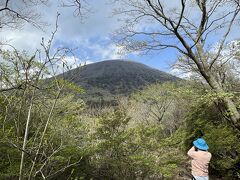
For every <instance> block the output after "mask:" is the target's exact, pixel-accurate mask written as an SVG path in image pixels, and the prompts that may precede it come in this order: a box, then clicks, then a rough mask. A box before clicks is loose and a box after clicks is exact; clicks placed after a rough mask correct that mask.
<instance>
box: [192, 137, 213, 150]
mask: <svg viewBox="0 0 240 180" xmlns="http://www.w3.org/2000/svg"><path fill="white" fill-rule="evenodd" d="M193 145H194V146H195V147H196V148H197V149H198V150H201V151H207V150H208V149H209V147H208V145H207V143H206V141H205V140H204V139H203V138H198V139H196V140H195V141H193Z"/></svg>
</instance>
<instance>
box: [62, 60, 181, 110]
mask: <svg viewBox="0 0 240 180" xmlns="http://www.w3.org/2000/svg"><path fill="white" fill-rule="evenodd" d="M58 77H60V78H64V79H66V80H68V81H71V82H73V83H75V84H77V85H79V86H81V87H83V88H84V89H85V93H84V94H79V95H78V96H80V97H81V98H83V99H84V100H85V101H86V102H87V104H89V105H93V106H94V105H115V104H117V98H118V97H121V96H128V95H129V94H131V93H132V92H134V91H136V90H141V89H143V88H144V87H146V86H148V85H150V84H153V83H163V82H166V81H177V80H179V79H180V78H177V77H175V76H173V75H170V74H168V73H165V72H162V71H159V70H157V69H153V68H151V67H148V66H146V65H144V64H141V63H137V62H132V61H126V60H108V61H102V62H97V63H93V64H89V65H86V66H83V67H79V68H76V69H73V70H70V71H68V72H65V73H64V74H60V75H58Z"/></svg>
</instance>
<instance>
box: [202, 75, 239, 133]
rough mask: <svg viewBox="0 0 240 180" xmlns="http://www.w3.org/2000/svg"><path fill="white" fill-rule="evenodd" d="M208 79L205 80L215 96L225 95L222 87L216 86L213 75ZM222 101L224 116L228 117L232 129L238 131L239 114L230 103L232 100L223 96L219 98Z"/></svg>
mask: <svg viewBox="0 0 240 180" xmlns="http://www.w3.org/2000/svg"><path fill="white" fill-rule="evenodd" d="M208 77H209V78H208V79H206V80H207V82H208V84H209V85H210V86H211V88H212V89H213V90H214V91H215V92H216V93H217V94H224V93H226V92H225V91H224V89H223V87H222V86H220V85H219V84H218V82H217V81H216V80H215V78H214V76H213V75H209V76H208ZM220 100H221V101H222V103H223V105H224V108H225V111H226V115H227V116H228V117H229V119H230V121H231V123H232V124H233V126H234V127H236V128H237V129H238V130H240V113H239V112H238V110H237V107H236V105H235V104H234V102H233V101H232V99H231V98H230V97H228V96H223V97H222V98H220Z"/></svg>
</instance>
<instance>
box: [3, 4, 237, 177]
mask: <svg viewBox="0 0 240 180" xmlns="http://www.w3.org/2000/svg"><path fill="white" fill-rule="evenodd" d="M48 2H49V1H45V0H39V1H38V0H34V1H32V0H24V1H21V2H19V4H18V6H16V4H14V3H13V1H11V0H6V1H1V3H0V5H1V6H0V17H1V18H0V30H1V32H4V31H5V30H6V29H7V28H8V29H12V30H14V29H16V28H18V27H21V26H24V25H25V24H31V25H32V26H34V27H36V28H41V27H42V26H44V24H42V22H40V21H38V20H39V18H40V14H37V13H36V12H35V11H34V10H33V9H32V8H35V7H37V6H39V5H42V4H44V5H48V4H47V3H48ZM179 2H180V6H179V9H171V11H166V9H165V8H167V6H162V1H155V0H141V1H135V0H129V1H124V0H120V1H114V2H112V3H114V4H115V3H125V4H127V6H124V7H125V8H126V9H122V8H119V9H118V10H116V11H115V15H118V14H121V15H123V14H125V15H126V16H127V18H129V20H128V21H125V22H126V23H127V24H125V26H123V28H122V29H120V30H119V31H117V35H116V36H115V37H114V38H116V39H114V41H116V43H118V44H119V45H122V46H123V47H124V48H125V49H124V50H125V51H126V52H128V51H142V52H143V53H148V52H149V51H154V52H155V51H157V52H158V51H160V50H162V49H165V48H175V49H177V51H179V53H180V54H179V56H178V61H177V62H176V63H175V64H174V68H176V69H177V70H180V71H181V72H187V73H190V76H189V77H188V78H185V79H180V78H177V80H176V79H175V80H174V81H165V82H159V83H152V84H149V85H145V86H144V87H141V89H140V90H135V91H133V92H131V93H128V94H127V95H121V96H119V97H118V98H117V100H116V101H117V103H115V104H114V105H111V104H101V106H91V105H90V104H89V103H86V101H84V99H82V98H81V94H84V93H86V91H87V88H83V87H81V86H79V85H78V84H76V83H73V81H72V79H71V77H70V76H69V75H68V73H69V70H71V69H72V67H71V66H68V64H67V62H65V61H64V60H65V59H64V58H65V57H66V56H68V55H69V54H71V55H72V49H70V48H66V47H59V48H56V47H53V44H54V40H55V38H56V34H57V33H58V17H59V16H60V14H58V15H57V17H56V27H55V30H53V33H52V35H51V37H50V38H49V39H44V38H42V42H38V43H40V45H41V48H40V49H37V50H36V51H35V52H33V53H32V52H28V51H27V50H24V51H22V50H19V49H16V48H15V47H14V46H13V45H11V44H9V43H7V42H5V41H4V40H1V48H0V80H1V81H0V179H4V180H5V179H6V180H8V179H9V180H12V179H13V180H14V179H19V180H22V179H29V180H30V179H56V180H57V179H60V180H61V179H64V180H65V179H73V180H77V179H109V180H110V179H116V180H118V179H119V180H120V179H126V180H132V179H177V180H178V179H179V180H180V179H191V165H190V159H189V157H188V156H187V151H188V150H189V149H190V148H191V147H192V142H193V140H195V139H196V138H199V137H203V138H204V139H205V140H206V141H207V142H208V145H209V147H210V149H209V151H210V152H211V153H212V159H211V162H210V165H209V175H210V178H211V179H239V178H240V141H239V139H240V71H239V70H240V61H239V59H240V41H239V40H238V39H236V38H235V39H234V40H231V41H229V39H227V37H228V35H229V32H230V31H231V30H232V29H234V26H237V27H238V28H239V11H240V3H239V1H238V0H235V1H222V0H217V1H205V0H201V1H190V2H188V1H186V0H181V1H179ZM68 3H70V4H68ZM89 5H90V4H88V3H87V2H86V1H79V0H72V1H71V0H70V1H66V2H65V3H64V1H63V4H62V6H63V8H69V7H71V8H73V9H69V10H72V11H74V13H75V15H76V16H77V17H76V18H82V17H83V15H85V14H87V13H88V12H85V11H86V9H87V6H89ZM121 7H122V6H121ZM223 7H228V11H225V10H226V9H222V8H223ZM191 8H193V9H192V10H198V12H199V14H198V17H200V18H198V21H194V22H192V21H191V20H192V19H191V17H190V16H187V15H188V13H189V12H186V11H187V9H191ZM30 10H32V11H30ZM190 12H191V11H190ZM169 13H170V14H171V16H170V15H169ZM220 15H221V16H220ZM42 18H44V17H42ZM192 18H194V17H192ZM86 20H87V18H86ZM145 21H146V22H148V23H152V22H153V21H156V22H157V23H158V25H161V28H159V29H157V30H156V29H154V28H153V27H151V28H149V29H148V28H146V29H145V31H144V32H142V31H138V30H139V29H132V28H133V27H134V25H136V24H138V23H141V22H145ZM128 23H131V25H129V24H128ZM218 30H219V31H220V34H221V35H222V36H221V38H219V39H217V43H215V44H214V48H212V49H211V50H209V46H210V45H209V42H208V41H207V40H208V39H210V38H209V35H210V34H211V33H216V31H218ZM140 35H141V37H139V36H140ZM211 35H212V34H211ZM143 37H145V39H143ZM166 37H167V38H166ZM161 38H165V41H164V40H163V41H162V40H160V39H161ZM169 38H173V39H174V40H175V41H166V39H167V40H169ZM209 41H210V40H209ZM34 43H36V42H34ZM167 43H172V44H167ZM59 69H61V70H59ZM72 72H74V71H72ZM78 73H79V76H80V74H81V70H80V71H79V72H78ZM93 73H94V72H93ZM59 74H61V75H59ZM75 75H76V74H75ZM76 76H77V75H76ZM104 81H105V79H104ZM106 81H107V80H106ZM97 82H99V81H97ZM111 88H114V87H112V86H111ZM116 88H118V87H116ZM117 90H118V89H116V91H117Z"/></svg>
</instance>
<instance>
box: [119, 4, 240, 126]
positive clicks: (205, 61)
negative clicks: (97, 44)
mask: <svg viewBox="0 0 240 180" xmlns="http://www.w3.org/2000/svg"><path fill="white" fill-rule="evenodd" d="M116 2H120V3H121V2H122V3H124V4H125V6H124V9H118V10H116V12H115V13H116V14H125V15H128V16H127V17H128V19H127V21H125V22H126V23H127V25H126V26H124V27H123V28H122V29H120V30H119V31H118V32H117V33H118V36H117V42H118V43H119V44H120V45H123V46H124V47H125V49H126V50H127V51H139V50H140V51H143V52H145V53H148V52H151V51H160V50H163V49H166V48H174V49H176V50H177V51H178V52H180V53H181V54H182V55H184V56H185V57H186V58H187V59H188V63H189V65H191V66H192V67H194V68H195V70H196V71H197V72H198V73H199V74H200V75H201V77H202V78H204V79H205V81H206V82H207V84H208V85H209V86H210V88H211V89H212V90H213V91H214V92H215V93H216V94H217V95H220V94H221V96H219V97H218V100H219V102H221V104H222V105H223V106H224V112H225V114H227V117H228V119H229V120H230V122H231V123H232V124H233V125H234V126H235V127H236V128H237V129H239V130H240V113H239V111H238V109H237V107H236V105H235V104H234V102H233V99H231V98H230V97H229V96H228V95H227V93H228V88H227V87H226V86H225V84H224V83H223V82H222V79H221V78H219V75H218V74H217V73H218V72H217V71H216V70H215V69H216V65H217V64H218V63H219V62H220V61H219V60H221V53H222V51H223V49H224V46H225V45H226V43H227V41H228V37H229V34H230V32H231V30H233V29H234V26H236V22H238V21H239V11H240V2H239V0H232V1H224V0H215V1H212V0H192V1H190V0H179V1H174V3H173V2H172V1H171V2H170V1H164V0H162V1H161V0H140V1H139V0H127V1H126V0H120V1H116ZM213 36H215V37H213ZM210 43H212V44H214V45H215V52H214V55H213V53H212V52H210V51H209V48H210V47H209V46H210V45H211V44H210ZM217 43H218V44H217ZM216 44H217V45H216ZM223 94H224V95H223Z"/></svg>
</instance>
